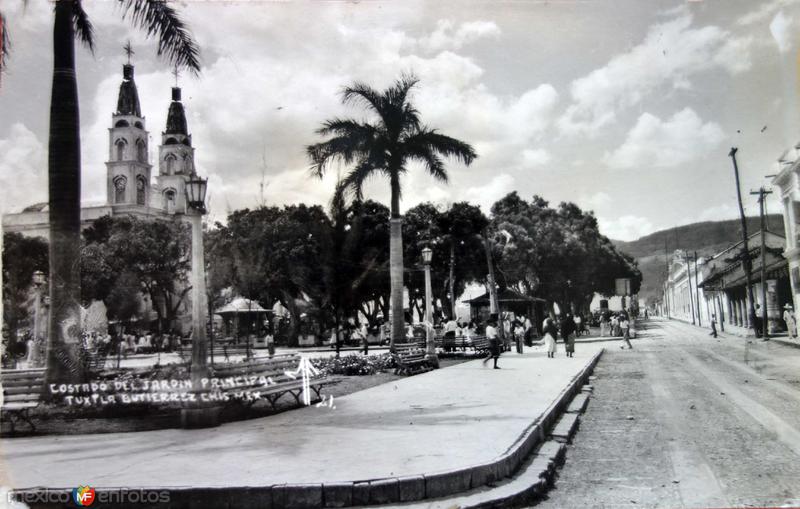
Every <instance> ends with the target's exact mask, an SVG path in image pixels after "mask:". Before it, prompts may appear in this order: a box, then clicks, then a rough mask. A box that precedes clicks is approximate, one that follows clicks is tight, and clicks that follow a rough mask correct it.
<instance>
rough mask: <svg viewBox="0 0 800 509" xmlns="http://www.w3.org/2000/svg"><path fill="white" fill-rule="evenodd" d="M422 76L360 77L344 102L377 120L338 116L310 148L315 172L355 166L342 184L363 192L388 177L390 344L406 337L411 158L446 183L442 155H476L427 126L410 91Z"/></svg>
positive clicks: (358, 193) (348, 89)
mask: <svg viewBox="0 0 800 509" xmlns="http://www.w3.org/2000/svg"><path fill="white" fill-rule="evenodd" d="M418 81H419V80H417V78H415V77H414V76H401V78H400V79H399V80H397V81H396V82H395V83H394V85H392V86H391V87H389V88H387V89H386V90H384V91H383V92H379V91H377V90H375V89H373V88H372V87H370V86H368V85H366V84H364V83H360V82H356V83H353V84H352V85H350V86H348V87H345V89H344V90H343V91H342V103H344V104H349V103H358V104H360V105H362V106H364V107H366V108H367V109H368V110H370V111H371V113H373V114H374V116H375V119H374V122H371V123H370V122H359V121H357V120H352V119H338V118H334V119H332V120H328V121H326V122H325V123H323V125H322V127H321V128H319V129H318V130H317V134H319V135H320V136H330V138H329V139H328V140H327V141H324V142H322V143H317V144H315V145H311V146H309V147H307V149H306V150H307V153H308V156H309V158H310V159H311V161H312V166H311V172H312V174H313V175H315V176H317V177H319V178H322V177H323V176H324V175H325V171H326V170H327V168H328V167H329V165H330V164H332V163H333V162H335V161H337V160H338V161H341V162H343V163H344V164H346V165H352V169H350V171H349V172H348V173H347V175H345V176H344V178H343V179H342V181H341V182H342V185H343V186H345V187H346V188H347V189H349V190H350V191H352V192H353V193H355V195H356V196H357V197H359V198H360V197H361V194H362V189H363V186H364V183H365V182H366V181H367V179H368V178H369V177H371V176H373V175H376V174H377V175H383V176H385V177H387V178H388V179H389V186H390V188H391V193H392V203H391V207H390V210H391V219H390V220H389V222H390V240H389V266H390V269H389V272H390V282H391V309H392V312H391V326H392V335H391V342H390V347H391V348H392V349H394V344H395V343H396V342H401V341H403V338H404V336H405V330H404V327H403V324H404V316H403V237H402V229H401V225H402V219H401V217H400V196H401V191H402V186H401V184H400V179H401V177H402V176H403V174H405V173H406V172H407V171H408V163H409V162H412V161H413V162H418V163H421V164H422V165H423V166H424V167H425V169H426V170H427V171H428V173H430V174H431V175H432V176H433V177H434V178H436V179H438V180H440V181H442V182H447V172H446V171H445V168H444V163H443V161H442V156H443V157H453V158H455V159H457V160H460V161H462V162H463V163H464V164H466V165H469V164H471V163H472V161H474V160H475V158H476V157H477V155H476V154H475V150H474V149H473V148H472V147H471V146H470V145H468V144H467V143H464V142H462V141H459V140H457V139H455V138H451V137H449V136H445V135H443V134H440V133H439V132H437V131H436V130H435V129H431V128H429V127H427V126H424V125H423V124H422V122H421V121H420V118H419V112H418V111H417V109H416V108H414V106H413V105H412V104H411V102H410V101H409V92H410V91H411V89H412V88H413V87H414V85H416V84H417V82H418Z"/></svg>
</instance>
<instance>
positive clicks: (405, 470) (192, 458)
mask: <svg viewBox="0 0 800 509" xmlns="http://www.w3.org/2000/svg"><path fill="white" fill-rule="evenodd" d="M601 349H602V347H601V346H600V345H593V344H587V345H582V346H580V347H578V348H577V349H576V350H577V351H576V353H575V357H574V358H566V357H564V353H563V346H561V345H559V357H557V358H555V359H548V358H546V356H545V352H544V349H543V348H541V347H533V348H526V353H525V354H523V355H518V354H516V353H507V354H505V355H503V356H502V357H501V359H500V366H501V367H502V369H500V370H493V369H491V364H489V365H488V366H484V365H483V364H482V363H481V361H480V360H476V361H469V362H465V363H462V364H458V365H456V366H452V367H449V368H445V369H440V370H435V371H432V372H428V373H425V374H421V375H417V376H413V377H409V378H404V379H401V380H398V381H396V382H393V383H389V384H384V385H381V386H377V387H373V388H371V389H367V390H364V391H361V392H357V393H354V394H351V395H349V396H345V397H342V398H337V399H336V400H335V402H334V404H335V409H331V408H328V407H327V406H323V407H316V406H313V405H312V406H310V407H307V408H303V409H298V410H294V411H289V412H285V413H282V414H278V415H274V416H270V417H266V418H261V419H255V420H251V421H243V422H236V423H229V424H225V425H223V426H220V427H218V428H213V429H205V430H177V429H171V430H160V431H148V432H140V433H116V434H99V435H80V436H47V437H21V438H9V439H3V441H2V444H0V460H2V462H1V463H0V465H2V468H4V469H5V470H6V472H4V473H0V478H4V479H6V481H7V482H8V483H9V484H10V486H12V487H13V488H18V489H19V488H29V487H35V486H40V487H53V488H72V487H75V486H79V485H87V484H88V485H90V486H92V487H95V488H97V487H113V486H128V487H130V486H135V487H180V486H184V487H185V486H195V487H223V486H227V487H230V486H269V485H276V484H282V483H333V482H346V481H358V480H367V479H377V478H384V477H397V476H406V475H418V474H426V473H432V472H439V471H444V470H452V469H455V468H461V467H468V466H471V465H476V464H482V463H485V462H488V461H490V460H493V459H496V458H497V457H499V456H501V455H503V454H504V453H505V452H506V451H507V450H508V449H509V448H510V447H511V446H512V444H514V442H515V441H516V440H517V439H518V438H519V437H520V435H522V434H523V433H524V432H525V430H526V428H528V427H529V426H530V425H531V423H533V422H535V421H537V420H538V419H539V418H540V417H541V416H542V414H543V413H544V411H545V410H546V409H547V408H548V406H550V405H551V404H552V403H553V402H554V401H555V400H556V399H557V398H558V397H559V395H560V394H561V392H562V391H563V390H564V389H565V387H567V385H568V384H569V383H570V382H571V381H572V380H573V379H574V378H575V377H576V375H577V374H578V373H579V372H580V371H581V370H582V369H583V368H584V367H585V366H586V365H587V364H588V363H589V362H590V361H591V359H592V357H593V356H594V355H595V354H596V353H597V352H598V351H599V350H601Z"/></svg>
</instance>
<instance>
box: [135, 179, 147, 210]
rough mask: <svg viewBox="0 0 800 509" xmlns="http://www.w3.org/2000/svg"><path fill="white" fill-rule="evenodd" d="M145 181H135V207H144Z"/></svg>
mask: <svg viewBox="0 0 800 509" xmlns="http://www.w3.org/2000/svg"><path fill="white" fill-rule="evenodd" d="M145 187H146V184H145V181H144V178H142V177H139V178H137V179H136V204H137V205H144V204H145V203H146V202H145V198H146V196H145Z"/></svg>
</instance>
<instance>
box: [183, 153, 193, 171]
mask: <svg viewBox="0 0 800 509" xmlns="http://www.w3.org/2000/svg"><path fill="white" fill-rule="evenodd" d="M183 168H184V171H185V173H192V172H193V171H194V170H192V157H191V156H190V155H189V154H184V156H183Z"/></svg>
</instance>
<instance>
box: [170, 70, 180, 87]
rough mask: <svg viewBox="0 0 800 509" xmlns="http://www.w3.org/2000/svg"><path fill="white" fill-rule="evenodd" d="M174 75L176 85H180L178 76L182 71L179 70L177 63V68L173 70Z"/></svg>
mask: <svg viewBox="0 0 800 509" xmlns="http://www.w3.org/2000/svg"><path fill="white" fill-rule="evenodd" d="M172 75H173V76H175V87H176V88H177V87H178V78H179V77H180V75H181V72H180V71H179V70H178V66H177V65H176V66H175V68H174V69H173V70H172Z"/></svg>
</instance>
